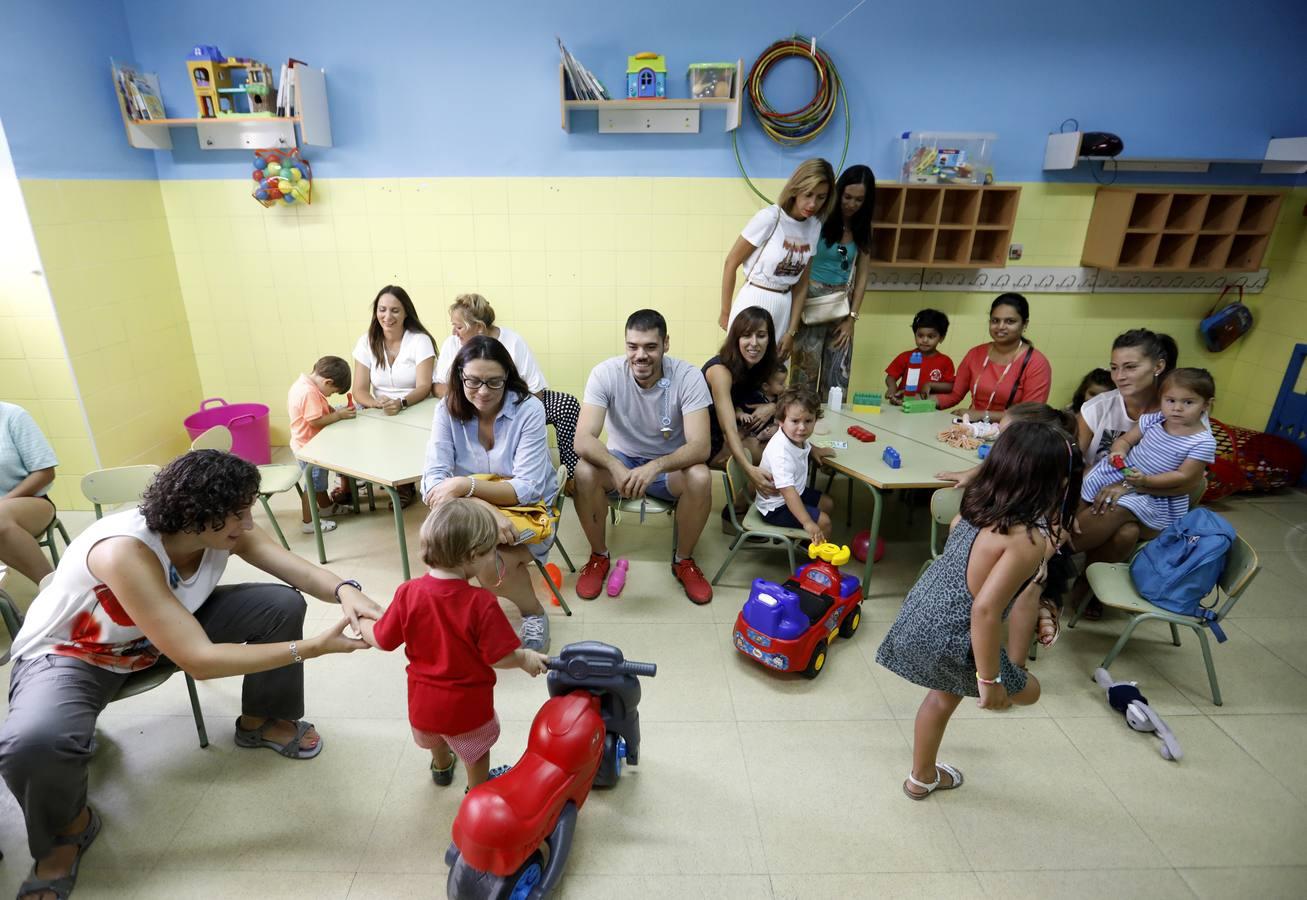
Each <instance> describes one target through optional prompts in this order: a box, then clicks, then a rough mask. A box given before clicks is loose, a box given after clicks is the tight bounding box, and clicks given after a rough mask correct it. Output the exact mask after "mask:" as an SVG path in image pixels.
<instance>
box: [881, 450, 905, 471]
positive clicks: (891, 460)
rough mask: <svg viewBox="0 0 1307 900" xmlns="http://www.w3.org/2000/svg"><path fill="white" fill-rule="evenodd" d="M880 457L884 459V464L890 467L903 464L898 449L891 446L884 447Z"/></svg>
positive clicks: (894, 467) (897, 466)
mask: <svg viewBox="0 0 1307 900" xmlns="http://www.w3.org/2000/svg"><path fill="white" fill-rule="evenodd" d="M880 458H881V459H883V460H885V465H887V466H889V467H890V468H891V469H897V468H899V467H900V466H902V465H903V457H901V456H899V451H897V450H895V449H894V448H893V447H886V448H885V452H884V453H882V454H881V455H880Z"/></svg>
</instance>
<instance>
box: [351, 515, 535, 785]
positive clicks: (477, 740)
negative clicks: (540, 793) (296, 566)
mask: <svg viewBox="0 0 1307 900" xmlns="http://www.w3.org/2000/svg"><path fill="white" fill-rule="evenodd" d="M420 537H421V541H422V561H423V562H424V563H426V564H427V573H426V574H425V575H423V576H422V577H420V578H414V579H412V580H410V581H406V582H404V583H403V584H401V585H400V586H399V588H398V589H397V590H396V591H395V597H394V599H393V600H391V602H390V606H388V607H387V608H386V612H385V614H384V615H383V616H382V617H381V618H380V619H378V620H377V621H376V622H375V623H374V622H370V621H367V620H360V623H359V624H360V627H361V629H362V631H363V639H364V640H365V641H367V642H368V643H369V644H371V645H372V646H374V647H376V648H377V649H379V650H394V649H395V648H396V647H398V646H399V645H400V644H403V645H404V654H405V655H406V656H407V657H408V720H409V725H411V726H412V728H413V739H414V740H415V741H416V742H417V745H418V746H419V747H422V748H423V749H425V750H430V751H431V777H432V779H434V780H435V782H436V784H438V785H442V786H443V785H447V784H450V783H452V782H453V780H454V760H455V757H457V758H459V759H462V760H463V765H464V766H466V767H467V786H468V788H469V789H470V788H474V787H476V786H477V785H478V784H481V783H482V782H483V781H486V780H488V779H490V778H493V777H494V776H495V775H499V774H501V773H502V772H505V771H507V769H508V767H507V766H503V767H501V768H499V769H496V770H495V772H493V773H491V771H490V748H491V747H492V746H494V743H495V741H497V740H498V739H499V717H498V716H497V715H495V671H494V670H495V669H523V670H525V671H526V672H527V673H528V674H530V675H531V676H533V677H534V676H536V675H539V674H540V673H541V672H543V671H545V660H546V658H547V657H546V656H545V655H544V654H543V653H537V652H535V651H534V650H526V649H523V647H522V646H521V642H520V641H519V640H518V638H517V634H516V633H515V632H514V631H513V626H512V625H510V624H509V622H508V618H507V617H506V616H505V615H504V611H503V610H502V609H500V607H499V600H498V599H496V597H495V595H494V594H492V593H491V592H490V591H488V590H486V589H484V588H479V587H473V586H472V585H471V584H469V583H468V580H469V579H470V578H472V577H474V576H475V577H477V579H478V580H479V581H480V583H481V584H490V585H493V584H497V583H498V582H497V580H496V578H495V577H494V573H495V571H496V567H497V565H498V564H499V560H498V555H497V554H496V552H495V548H496V547H497V546H498V544H499V528H498V525H497V522H496V519H495V515H494V513H492V512H491V511H490V510H489V509H487V508H486V506H485V505H484V504H483V503H482V502H481V501H480V500H463V499H458V500H451V501H449V502H448V503H444V504H442V505H440V506H439V507H437V508H436V509H435V510H433V511H432V513H431V515H429V516H427V520H426V521H425V522H423V523H422V531H421V534H420ZM499 574H500V575H501V576H502V574H503V571H502V569H500V570H499Z"/></svg>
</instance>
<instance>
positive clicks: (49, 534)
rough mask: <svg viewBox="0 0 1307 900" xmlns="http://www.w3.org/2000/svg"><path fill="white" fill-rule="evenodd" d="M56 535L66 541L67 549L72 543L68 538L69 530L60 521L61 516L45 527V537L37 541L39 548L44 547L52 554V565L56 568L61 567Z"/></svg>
mask: <svg viewBox="0 0 1307 900" xmlns="http://www.w3.org/2000/svg"><path fill="white" fill-rule="evenodd" d="M56 534H57V535H58V536H59V537H62V538H63V539H64V546H65V547H67V546H68V545H69V544H71V543H72V539H70V538H69V537H68V529H66V528H64V523H63V522H60V521H59V516H58V515H56V516H55V517H54V521H53V522H51V523H50V524H49V525H47V526H46V527H45V536H44V537H42V538H40V539H39V540H37V542H36V543H37V546H39V547H44V548H45V549H46V550H47V551H48V552H49V553H50V563H51V564H52V565H54V566H55V567H56V568H58V566H59V545H58V544H57V543H56V542H55V536H56Z"/></svg>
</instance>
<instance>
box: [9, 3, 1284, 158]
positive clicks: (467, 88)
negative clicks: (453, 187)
mask: <svg viewBox="0 0 1307 900" xmlns="http://www.w3.org/2000/svg"><path fill="white" fill-rule="evenodd" d="M115 3H121V7H120V8H119V12H117V13H115V11H114V10H115V6H114V4H115ZM853 3H854V0H811V2H809V3H807V4H804V5H796V4H794V3H793V2H792V0H752V2H749V3H747V4H745V3H736V4H728V3H718V4H711V3H703V2H701V0H659V2H656V3H654V4H651V5H649V6H648V7H641V8H637V7H633V6H631V5H629V4H619V3H613V2H611V0H570V2H566V3H541V2H535V0H532V2H526V0H506V2H505V0H501V2H499V3H479V4H475V3H459V4H455V3H450V2H440V3H431V2H429V0H376V2H373V3H371V4H360V3H358V2H357V0H352V2H345V0H321V2H315V3H313V4H301V5H298V6H295V7H293V13H294V14H293V16H292V17H291V19H290V21H289V22H288V21H287V19H286V17H285V13H284V11H285V10H288V9H291V8H290V7H287V5H286V4H277V3H272V2H268V0H224V2H221V3H214V2H208V0H206V2H199V0H168V2H164V0H106V2H104V3H92V2H90V0H85V2H82V3H73V2H69V0H64V2H58V3H49V2H47V3H45V4H44V6H45V8H46V11H44V12H42V13H39V14H32V16H29V17H28V18H33V17H35V18H36V19H38V20H39V21H38V22H37V27H35V28H34V27H33V26H32V24H31V23H30V22H29V23H28V24H27V27H26V28H20V29H19V31H18V32H17V33H16V34H15V33H14V32H13V31H12V30H11V29H8V28H5V29H0V59H7V58H8V57H10V56H11V55H13V54H14V53H15V52H17V54H18V57H19V59H20V61H22V60H26V61H27V62H28V63H32V62H34V61H35V60H48V59H50V58H51V55H52V54H54V53H56V52H57V51H60V50H62V48H63V47H64V46H65V45H66V43H67V42H68V41H69V40H71V41H72V43H73V44H74V45H75V47H76V48H77V54H76V55H77V56H78V58H79V59H80V57H82V56H84V55H89V56H91V57H95V58H93V59H90V60H89V62H88V63H87V64H86V65H82V64H80V63H79V64H78V65H76V66H73V67H69V68H67V69H57V70H54V71H52V72H50V75H51V81H52V85H51V87H50V90H49V91H44V90H43V91H42V92H40V93H41V94H42V95H46V94H50V95H53V96H52V97H50V98H49V100H48V102H36V101H22V102H15V101H4V100H0V103H3V104H4V105H0V113H4V114H5V121H6V128H7V129H8V130H9V131H10V133H11V135H17V136H18V137H19V140H18V141H17V143H18V144H19V149H18V150H17V151H16V152H15V160H16V162H17V163H18V167H19V173H20V175H25V176H28V177H31V176H32V175H34V174H37V173H40V174H42V175H45V176H47V177H77V176H79V175H86V174H91V173H92V169H90V168H88V167H87V161H86V155H85V154H83V153H82V152H80V151H81V150H82V148H81V147H78V146H77V142H75V141H68V142H66V143H65V144H64V146H61V147H50V148H47V149H45V150H42V151H37V152H31V153H29V152H27V150H28V147H29V145H31V144H32V143H33V136H34V135H41V134H44V133H45V132H46V131H48V130H49V129H50V126H51V125H52V124H53V123H54V122H55V120H62V119H65V118H66V117H67V116H66V110H67V106H66V105H65V104H62V103H61V102H59V98H61V97H63V96H65V95H68V96H76V97H77V98H78V101H77V107H76V109H75V110H74V111H73V112H74V113H75V115H76V117H77V118H83V117H84V116H89V115H90V112H89V107H90V106H91V105H93V104H92V102H91V101H92V100H94V101H95V102H98V103H100V104H101V105H102V106H103V111H101V112H97V113H96V117H95V119H94V121H95V122H96V123H97V125H98V123H100V122H101V121H104V122H105V123H106V124H107V123H108V122H109V121H112V122H113V123H115V125H116V121H117V120H116V109H115V107H114V105H113V101H112V96H111V95H110V94H109V86H108V80H107V78H103V77H101V71H102V69H103V66H104V57H106V56H108V55H109V53H110V52H111V51H112V52H118V50H117V47H116V46H113V47H111V46H108V44H110V43H114V44H124V45H129V46H131V47H134V51H135V57H136V60H137V61H138V62H139V63H141V65H142V66H143V67H144V68H146V69H148V70H150V71H156V72H158V73H159V75H160V78H161V80H162V83H163V91H164V97H165V101H166V103H167V105H168V108H169V112H170V114H173V115H184V116H190V115H194V104H193V101H192V99H191V93H190V89H189V86H188V84H187V81H186V70H185V66H184V65H183V59H184V56H185V54H186V52H187V50H189V48H190V46H191V45H192V44H194V43H216V44H218V45H219V46H220V47H221V48H222V49H223V51H224V52H225V53H228V54H231V55H240V56H254V57H256V58H260V59H263V60H265V61H267V62H269V63H271V64H274V65H278V64H279V63H280V62H281V61H283V60H284V59H285V58H286V57H287V56H288V55H294V56H297V57H299V58H301V59H305V60H307V61H308V62H309V63H311V64H313V65H316V66H320V67H323V68H326V69H327V73H328V74H327V77H328V95H329V101H330V104H331V117H332V130H333V132H334V135H335V140H336V146H335V147H333V148H331V149H312V151H311V159H312V161H313V164H314V171H315V174H318V175H320V176H328V177H333V176H334V177H348V176H359V177H361V176H371V177H377V176H386V175H399V176H406V175H407V176H417V175H426V176H459V175H488V176H504V175H691V176H731V175H734V174H735V173H736V171H737V170H736V165H735V159H734V155H733V153H732V150H731V141H730V137H729V135H727V134H725V133H724V132H723V131H722V126H723V116H724V113H722V112H719V111H713V112H708V113H705V114H704V116H703V123H702V132H701V133H700V134H698V135H629V136H628V135H600V134H598V133H597V132H596V130H595V129H596V123H595V115H594V114H593V113H576V114H573V115H574V118H573V129H574V130H573V132H572V133H571V134H566V133H564V132H563V131H562V130H561V129H560V128H559V123H558V118H559V109H558V96H557V93H558V88H557V78H556V71H557V68H556V67H557V62H558V55H557V52H556V48H555V45H554V35H555V34H558V35H561V36H562V37H563V39H564V40H565V41H566V42H567V44H568V46H569V48H570V49H571V50H572V52H573V53H574V54H576V55H577V56H578V57H579V58H580V59H581V60H582V61H583V62H584V63H586V64H587V65H588V66H589V67H590V68H591V69H592V70H593V71H594V72H596V74H598V75H599V77H600V78H601V79H602V80H603V81H604V82H605V83H606V84H607V85H608V87H609V89H610V90H613V91H617V90H620V88H621V86H622V83H623V79H624V71H625V59H626V56H627V54H628V53H633V52H636V51H639V50H646V49H647V50H654V51H657V52H661V53H664V54H666V55H667V58H668V67H669V75H668V80H669V86H670V88H671V92H672V93H673V94H675V95H683V94H684V92H685V83H684V70H685V66H686V64H688V63H690V62H696V61H705V60H725V59H734V58H736V57H743V58H744V59H745V63H746V66H747V65H748V64H749V63H750V62H751V61H752V60H753V59H754V58H755V57H756V56H757V55H758V53H759V52H760V51H761V50H762V49H763V48H764V47H766V46H767V45H768V44H769V43H771V42H772V41H774V40H777V39H780V38H784V37H788V36H789V35H790V34H791V33H792V32H793V31H795V30H796V29H797V30H799V31H802V32H806V33H818V34H820V33H822V32H824V31H826V30H827V28H828V27H829V26H831V25H832V24H833V23H834V22H835V21H836V20H837V19H839V17H840V16H841V15H843V14H844V13H845V12H846V11H847V10H848V9H849V8H850V7H851V6H853ZM28 5H29V6H32V5H35V4H28ZM79 6H80V7H81V8H83V9H91V8H93V9H95V10H99V11H102V12H101V15H98V16H94V17H92V16H89V15H88V16H81V17H78V16H76V15H74V14H73V12H72V10H73V9H74V8H76V7H79ZM645 8H647V9H650V10H652V13H653V14H652V16H650V15H649V14H647V13H645V12H644V11H643V9H645ZM637 9H640V10H641V11H639V12H637ZM944 9H945V10H947V8H944ZM1232 9H1233V8H1232V7H1231V5H1230V4H1229V3H1227V2H1222V0H1190V2H1180V0H1150V2H1147V3H1139V2H1137V0H1133V2H1132V0H1101V2H1099V3H1097V4H1094V5H1093V6H1085V5H1083V4H1076V5H1071V4H1060V3H1059V4H1053V3H1048V2H1047V0H975V2H972V3H969V4H963V5H961V6H958V7H956V14H951V13H950V12H948V11H942V12H941V11H938V10H935V11H930V12H928V11H927V8H926V7H922V6H920V5H913V4H903V3H897V4H886V3H877V2H875V0H871V2H868V3H866V4H865V5H864V6H862V7H861V8H860V9H858V10H857V11H856V12H854V13H853V14H852V15H851V16H849V18H847V19H846V20H845V21H844V22H843V23H842V24H841V25H839V26H838V27H836V28H835V29H834V30H833V31H831V32H830V33H829V34H828V35H826V37H825V38H824V39H823V40H822V45H823V46H824V47H825V48H826V49H827V50H828V51H829V52H830V53H831V55H832V56H833V57H834V59H835V61H836V64H837V65H838V66H839V68H840V73H841V75H842V76H843V78H844V80H845V83H846V86H847V87H848V90H849V100H850V110H851V113H852V121H853V126H852V127H853V131H852V140H851V145H850V150H849V161H850V162H853V161H865V162H868V163H870V164H871V165H872V166H873V167H874V168H875V169H876V170H877V171H878V172H880V173H881V174H882V176H884V177H891V178H892V177H894V176H895V172H896V170H897V167H898V162H899V158H898V149H897V144H896V141H895V138H896V136H897V135H898V134H899V133H900V132H902V131H904V130H908V129H918V130H922V129H937V130H957V131H972V130H975V131H995V132H997V133H998V134H999V136H1000V140H999V142H998V145H997V151H996V163H997V175H998V177H999V178H1000V179H1002V180H1036V179H1039V178H1041V177H1043V173H1042V171H1041V167H1042V161H1043V151H1044V140H1045V135H1046V134H1047V133H1048V132H1049V131H1053V130H1056V129H1057V127H1058V124H1059V123H1060V122H1061V121H1062V120H1063V119H1064V118H1066V117H1068V116H1074V117H1076V118H1078V119H1079V121H1080V123H1081V124H1082V125H1083V126H1085V127H1086V128H1089V129H1105V130H1111V131H1115V132H1117V133H1118V134H1121V135H1122V136H1123V137H1124V138H1125V141H1126V147H1127V154H1130V155H1149V156H1158V155H1182V156H1236V157H1258V156H1261V155H1262V153H1263V152H1264V151H1265V147H1266V141H1267V139H1268V138H1269V137H1271V136H1274V135H1307V79H1303V78H1302V77H1301V76H1302V66H1301V60H1302V58H1303V53H1304V47H1307V4H1304V3H1303V2H1301V0H1249V2H1245V3H1244V4H1242V5H1241V6H1240V7H1239V8H1238V10H1239V12H1238V13H1237V14H1236V13H1235V12H1233V11H1232ZM1236 15H1238V17H1239V18H1238V21H1236V20H1235V17H1236ZM6 16H7V17H8V14H6ZM104 17H107V18H108V19H109V20H110V26H111V27H110V28H109V29H108V33H109V34H111V35H113V38H112V39H111V38H106V37H103V36H100V35H102V34H103V33H105V28H104V25H103V24H102V22H96V21H95V19H102V18H104ZM123 18H125V20H126V28H127V31H128V32H129V34H130V41H128V40H126V38H125V37H121V36H120V35H119V33H120V32H121V30H122V28H121V21H122V19H123ZM52 20H57V22H58V26H57V27H48V26H49V25H51V24H52ZM114 23H117V25H116V26H115V25H114ZM115 28H116V29H117V30H115ZM92 35H96V37H92ZM11 44H13V45H15V46H10V45H11ZM60 55H62V54H60ZM6 65H11V64H9V63H6ZM43 70H45V71H49V66H48V64H46V65H44V67H43ZM6 72H7V70H6ZM87 79H90V80H91V81H92V82H93V84H92V89H88V87H87V85H86V84H85V83H84V82H86V80H87ZM12 83H13V81H12V79H11V78H6V84H12ZM812 85H813V80H812V76H811V74H810V73H809V72H808V71H807V70H806V67H805V66H804V65H803V64H801V63H798V62H789V63H786V64H784V66H783V67H781V68H780V69H778V70H777V72H776V75H775V76H774V77H773V79H772V80H770V81H769V82H768V85H767V89H768V96H769V99H771V100H772V103H773V105H774V106H776V107H777V108H791V107H792V106H795V105H798V104H801V103H802V102H804V101H806V100H807V99H808V97H810V96H811V93H812ZM8 93H9V92H8V91H6V94H8ZM11 107H14V108H12V109H11ZM11 118H12V119H13V120H14V121H10V120H11ZM60 133H65V134H66V133H68V132H67V130H66V129H61V130H60ZM94 137H95V144H94V145H93V149H94V152H93V153H91V154H89V156H91V157H103V161H102V162H100V163H98V166H99V168H100V170H101V171H100V174H106V173H108V172H116V173H121V174H120V175H119V177H138V174H134V173H138V172H139V171H141V169H142V167H144V166H147V165H150V162H148V161H149V160H150V157H152V156H154V157H157V168H158V174H159V176H160V177H162V178H227V177H232V176H233V175H238V174H242V173H243V170H244V168H245V154H243V153H235V152H213V151H211V152H201V151H200V150H199V149H198V148H197V147H196V145H195V143H194V141H195V138H194V132H193V131H190V130H178V131H177V132H176V133H175V134H174V144H175V149H174V151H173V152H171V153H158V154H152V153H150V152H149V151H140V150H130V149H128V148H126V144H125V140H124V139H123V137H122V130H121V128H117V127H114V128H108V129H107V133H106V134H104V135H100V134H96V135H94ZM843 137H844V134H843V121H842V119H841V120H837V122H836V123H835V124H834V125H832V126H831V127H830V128H829V129H828V130H827V132H826V133H825V134H823V135H822V136H821V137H820V138H818V139H817V140H815V141H813V142H811V143H809V144H807V145H804V146H802V147H799V148H795V149H789V150H781V149H780V148H778V147H777V146H776V145H774V144H772V143H771V142H770V141H768V140H767V139H766V138H764V137H763V136H762V135H761V133H760V131H759V130H758V128H757V126H756V124H755V123H753V122H752V121H748V114H747V113H746V125H745V127H744V129H742V132H741V140H740V152H741V155H742V157H743V159H744V161H745V163H746V166H747V167H748V170H749V171H750V172H751V173H753V174H756V175H760V176H783V175H786V174H788V172H789V171H790V169H791V168H792V167H793V165H794V163H795V161H797V160H798V159H801V158H803V157H806V156H809V155H822V156H826V157H828V158H830V159H832V161H838V159H839V156H840V152H841V146H842V143H843ZM38 142H39V141H38ZM101 145H112V146H103V147H102V146H101ZM125 157H132V158H133V161H132V163H131V164H128V162H127V161H126V159H125ZM110 163H112V165H110ZM1255 172H1256V169H1254V168H1241V169H1236V170H1234V171H1233V172H1228V173H1222V177H1223V178H1225V179H1226V180H1230V179H1233V180H1249V177H1250V175H1252V173H1255ZM1058 177H1063V178H1065V177H1073V178H1083V179H1087V178H1088V175H1087V173H1077V174H1076V175H1074V176H1058ZM1161 177H1162V178H1163V179H1165V180H1168V181H1174V180H1176V179H1175V176H1161ZM1122 180H1124V178H1123V179H1122Z"/></svg>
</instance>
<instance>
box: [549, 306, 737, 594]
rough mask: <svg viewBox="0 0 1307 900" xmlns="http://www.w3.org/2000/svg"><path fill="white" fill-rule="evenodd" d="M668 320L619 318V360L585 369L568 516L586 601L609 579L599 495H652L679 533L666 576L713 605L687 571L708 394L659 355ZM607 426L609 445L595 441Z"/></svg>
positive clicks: (700, 490)
mask: <svg viewBox="0 0 1307 900" xmlns="http://www.w3.org/2000/svg"><path fill="white" fill-rule="evenodd" d="M667 346H668V340H667V321H666V320H665V319H664V318H663V317H662V315H661V314H660V313H658V312H656V311H655V310H652V309H641V310H638V311H636V312H634V313H632V314H631V316H630V318H628V319H627V320H626V355H625V356H615V357H613V358H612V359H607V360H604V361H603V362H601V363H600V364H599V365H597V366H595V367H594V370H593V371H591V373H590V378H589V380H588V381H587V382H586V385H585V397H584V399H583V400H582V403H581V418H580V421H579V422H578V423H577V427H576V452H577V455H578V456H580V461H579V462H578V463H577V466H576V496H575V498H574V500H575V503H576V512H577V516H578V517H579V518H580V520H581V528H582V529H584V531H585V535H586V538H588V539H589V541H590V561H589V562H587V563H586V564H585V567H584V568H583V569H581V574H580V576H579V577H578V578H577V581H576V593H577V596H578V597H581V598H582V599H585V600H593V599H594V598H595V597H598V596H599V592H600V591H601V590H603V586H604V582H605V580H606V579H607V577H608V564H609V559H608V542H607V535H606V529H605V525H606V517H607V515H608V497H609V496H614V497H618V496H620V497H624V498H639V497H646V496H648V497H656V498H658V499H660V500H671V501H675V502H676V522H677V527H678V529H679V532H678V538H677V545H676V553H675V557H674V558H673V561H672V574H674V575H675V576H676V579H677V580H678V581H680V582H681V586H682V587H683V588H685V594H686V596H687V597H689V598H690V600H691V601H693V602H694V603H699V604H703V603H707V602H709V601H710V600H712V587H711V586H710V585H709V584H708V581H707V579H705V578H704V577H703V572H702V571H700V569H699V567H698V566H697V565H696V564H695V562H694V558H693V553H694V545H695V544H697V543H698V541H699V535H700V534H701V533H702V532H703V526H704V524H705V523H706V522H707V521H708V513H709V511H710V509H711V508H712V481H711V475H710V474H709V472H708V466H707V465H705V462H706V460H707V459H708V450H709V445H710V436H709V424H708V407H709V406H711V405H712V395H711V394H710V393H709V392H708V383H707V382H706V381H704V378H703V374H702V373H701V372H700V371H699V369H698V368H696V367H695V366H692V365H690V364H689V363H687V362H685V361H684V360H680V359H673V358H672V357H670V356H666V355H665V354H666V353H667ZM605 424H607V426H608V446H606V447H605V446H604V444H603V443H602V442H601V441H600V440H599V434H600V432H602V431H603V430H604V425H605Z"/></svg>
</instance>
